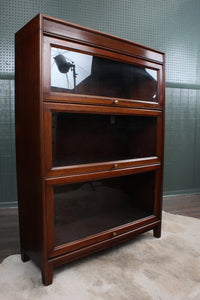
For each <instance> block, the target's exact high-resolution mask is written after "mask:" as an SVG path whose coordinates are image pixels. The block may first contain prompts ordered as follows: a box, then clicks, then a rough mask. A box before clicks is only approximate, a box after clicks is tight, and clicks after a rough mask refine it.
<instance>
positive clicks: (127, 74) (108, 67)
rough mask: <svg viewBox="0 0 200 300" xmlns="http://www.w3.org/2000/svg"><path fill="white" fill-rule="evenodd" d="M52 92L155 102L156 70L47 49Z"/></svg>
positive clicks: (66, 51) (73, 52) (62, 50)
mask: <svg viewBox="0 0 200 300" xmlns="http://www.w3.org/2000/svg"><path fill="white" fill-rule="evenodd" d="M51 89H52V91H57V92H65V93H76V94H85V95H95V96H105V97H118V98H125V99H136V100H146V101H157V100H156V98H157V71H156V70H153V69H149V68H144V67H140V66H135V65H131V64H126V63H123V62H120V61H115V60H111V59H106V58H102V57H97V56H92V55H88V54H84V53H79V52H75V51H69V50H65V49H59V48H54V47H52V48H51Z"/></svg>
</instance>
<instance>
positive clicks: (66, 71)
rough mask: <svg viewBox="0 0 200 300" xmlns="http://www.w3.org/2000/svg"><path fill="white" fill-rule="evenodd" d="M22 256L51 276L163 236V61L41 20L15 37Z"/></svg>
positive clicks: (48, 279) (150, 52) (46, 278)
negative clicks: (143, 238)
mask: <svg viewBox="0 0 200 300" xmlns="http://www.w3.org/2000/svg"><path fill="white" fill-rule="evenodd" d="M15 55H16V56H15V60H16V77H15V82H16V155H17V182H18V203H19V222H20V239H21V257H22V260H23V261H27V260H29V259H32V260H33V261H34V262H35V263H36V264H37V265H38V266H39V267H40V268H41V271H42V280H43V283H44V284H45V285H48V284H51V283H52V278H53V269H54V267H57V266H59V265H62V264H65V263H67V262H70V261H73V260H76V259H79V258H81V257H84V256H86V255H89V254H92V253H94V252H98V251H100V250H103V249H105V248H108V247H111V246H114V245H116V244H118V243H121V242H124V241H126V240H128V239H131V238H133V237H134V236H135V235H137V234H139V233H142V232H145V231H147V230H153V232H154V236H155V237H160V234H161V209H162V185H163V148H164V53H162V52H160V51H156V50H154V49H151V48H148V47H145V46H142V45H139V44H136V43H133V42H130V41H127V40H123V39H121V38H118V37H114V36H111V35H108V34H105V33H102V32H99V31H95V30H92V29H89V28H85V27H82V26H79V25H75V24H72V23H69V22H66V21H62V20H59V19H55V18H52V17H48V16H45V15H41V14H39V15H37V16H36V17H35V18H34V19H32V20H31V21H30V22H29V23H28V24H27V25H25V26H24V27H23V28H22V29H21V30H19V31H18V32H17V33H16V36H15Z"/></svg>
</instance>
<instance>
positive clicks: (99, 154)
mask: <svg viewBox="0 0 200 300" xmlns="http://www.w3.org/2000/svg"><path fill="white" fill-rule="evenodd" d="M156 133H157V118H156V117H143V116H126V115H102V114H80V113H64V112H53V113H52V163H53V167H56V166H64V165H66V166H68V165H69V166H70V165H76V164H77V165H78V164H86V163H96V162H106V161H114V160H124V159H134V158H143V157H150V156H156V135H157V134H156ZM144 140H145V143H144Z"/></svg>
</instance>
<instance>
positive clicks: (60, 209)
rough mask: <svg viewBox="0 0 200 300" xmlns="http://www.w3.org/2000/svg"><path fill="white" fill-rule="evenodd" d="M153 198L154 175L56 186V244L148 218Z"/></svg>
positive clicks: (152, 208) (129, 176)
mask: <svg viewBox="0 0 200 300" xmlns="http://www.w3.org/2000/svg"><path fill="white" fill-rule="evenodd" d="M144 186H145V189H144ZM154 198H155V172H147V173H142V174H136V175H128V176H121V177H114V178H107V179H102V180H94V181H90V182H81V183H73V184H69V185H64V186H55V187H54V229H55V245H56V246H59V245H62V244H64V243H67V242H72V241H75V240H78V239H81V238H84V237H87V236H89V235H93V234H96V233H99V232H102V231H105V230H108V229H112V228H114V227H116V226H120V225H123V224H127V223H130V222H134V221H136V220H139V219H141V218H144V217H147V216H149V215H151V214H153V212H154Z"/></svg>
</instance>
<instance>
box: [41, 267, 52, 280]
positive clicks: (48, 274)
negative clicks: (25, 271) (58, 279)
mask: <svg viewBox="0 0 200 300" xmlns="http://www.w3.org/2000/svg"><path fill="white" fill-rule="evenodd" d="M52 282H53V265H50V264H48V265H45V266H44V268H43V270H42V283H43V284H44V285H50V284H52Z"/></svg>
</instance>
